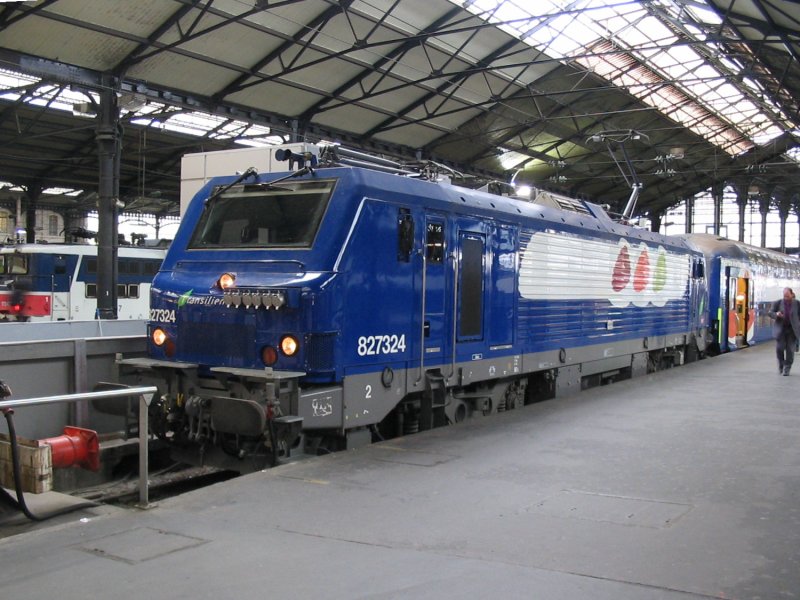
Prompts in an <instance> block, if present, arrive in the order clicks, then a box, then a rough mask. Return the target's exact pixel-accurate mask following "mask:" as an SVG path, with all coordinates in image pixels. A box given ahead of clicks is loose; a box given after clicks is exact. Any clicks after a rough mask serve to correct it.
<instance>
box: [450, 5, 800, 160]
mask: <svg viewBox="0 0 800 600" xmlns="http://www.w3.org/2000/svg"><path fill="white" fill-rule="evenodd" d="M450 1H451V2H453V3H454V4H456V5H458V6H461V7H463V8H464V9H466V10H468V11H470V12H471V13H473V14H475V15H476V16H479V17H480V18H482V19H484V20H486V21H487V22H490V23H494V24H495V25H497V27H498V28H500V29H502V30H504V31H506V32H508V33H510V34H511V35H513V36H515V37H517V38H519V39H520V40H522V41H524V42H525V43H527V44H529V45H531V46H533V47H535V48H537V49H538V50H540V51H542V52H544V53H545V54H547V55H548V56H550V57H551V58H556V59H565V60H568V61H570V62H573V63H576V64H578V65H579V66H582V67H585V68H588V69H591V70H592V71H594V72H595V73H596V74H597V75H599V76H601V77H603V78H605V79H606V80H608V81H609V82H611V83H613V84H614V85H615V86H617V87H621V88H623V89H626V90H627V91H628V92H629V93H631V94H633V95H634V96H636V97H638V98H639V99H640V100H642V101H643V102H645V103H647V104H649V105H650V106H652V107H654V108H656V109H657V110H659V111H660V112H661V113H663V114H664V115H666V116H668V117H670V118H671V119H673V120H674V121H676V122H678V123H680V124H681V125H683V126H684V127H686V128H688V129H690V130H692V131H694V132H695V133H697V134H699V135H701V136H702V137H703V138H704V139H706V140H708V141H709V142H711V143H713V144H714V145H716V146H718V147H719V148H721V149H722V150H724V151H725V152H727V153H729V154H731V155H737V154H740V153H742V152H745V151H747V150H749V149H750V148H752V147H753V146H754V145H755V144H764V143H766V142H768V141H769V140H771V139H773V138H775V137H777V136H779V135H780V134H781V133H782V132H783V131H784V130H788V129H794V128H796V127H797V126H796V125H795V124H793V123H791V122H790V120H789V118H788V117H787V116H786V115H785V114H782V113H781V111H780V109H779V108H778V107H777V106H775V105H773V104H771V103H769V102H768V101H766V100H764V98H766V97H767V95H766V94H765V93H764V92H765V90H763V89H761V86H759V84H758V83H757V82H756V81H754V80H752V79H750V78H748V77H747V74H746V69H745V67H744V65H742V64H738V63H737V62H736V61H734V60H731V59H727V58H724V57H725V55H726V51H725V49H724V48H722V47H720V45H719V44H718V43H717V42H716V41H715V40H714V39H712V38H711V37H710V36H708V35H707V34H706V33H705V32H706V31H707V30H710V29H711V28H714V27H716V28H719V26H720V25H721V20H720V18H719V17H718V16H717V14H716V13H715V12H714V11H712V10H710V9H707V8H704V7H703V6H702V5H701V4H700V2H692V3H686V2H679V1H677V0H653V1H650V2H633V1H630V0H536V2H532V1H531V0H450Z"/></svg>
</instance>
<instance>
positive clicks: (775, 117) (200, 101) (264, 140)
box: [0, 0, 800, 214]
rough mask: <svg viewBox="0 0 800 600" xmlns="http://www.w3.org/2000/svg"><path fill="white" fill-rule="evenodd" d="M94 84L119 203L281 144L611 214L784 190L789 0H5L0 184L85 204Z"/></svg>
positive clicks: (789, 142) (790, 113)
mask: <svg viewBox="0 0 800 600" xmlns="http://www.w3.org/2000/svg"><path fill="white" fill-rule="evenodd" d="M534 7H535V10H534ZM108 87H112V88H113V89H115V90H116V91H117V92H118V103H119V107H120V109H121V125H122V136H123V138H122V155H121V180H120V196H121V199H122V201H123V203H124V204H125V207H126V210H139V211H142V212H149V213H155V214H176V213H177V210H178V198H179V181H180V159H181V156H182V155H183V154H185V153H187V152H199V151H210V150H219V149H228V148H234V147H242V146H241V145H242V144H245V145H260V144H271V143H280V142H284V141H290V140H292V139H296V138H300V139H305V140H307V141H310V142H317V141H327V142H336V143H342V144H343V145H345V146H350V147H354V148H360V149H364V150H368V151H373V152H378V153H381V154H383V155H385V156H388V157H392V158H396V159H401V160H402V159H407V160H412V159H416V158H422V159H430V160H433V161H436V162H439V163H442V164H445V165H447V166H449V167H450V168H452V169H454V170H456V171H458V172H461V173H465V174H471V175H477V176H480V177H481V178H484V179H496V180H500V181H505V182H509V181H512V180H513V181H514V182H515V183H516V184H526V185H531V186H537V187H544V188H549V189H553V190H557V191H561V192H564V193H566V194H569V195H573V196H579V197H584V198H587V199H591V200H593V201H596V202H600V203H603V204H609V205H610V206H611V207H612V210H616V211H621V210H622V208H623V207H624V206H625V204H626V202H627V200H628V198H629V196H630V195H631V188H632V186H633V185H638V184H641V186H642V187H641V194H640V198H639V204H638V208H637V211H636V212H637V214H655V213H658V212H661V211H663V210H664V209H666V208H668V207H670V206H673V205H675V204H677V203H679V202H680V201H681V200H682V199H684V198H686V197H689V196H692V195H694V194H696V193H698V192H701V191H703V190H706V189H708V188H709V187H712V186H721V185H724V184H733V185H736V186H739V187H740V189H742V190H748V191H749V193H750V194H751V195H757V196H760V197H769V198H772V199H773V202H786V203H788V205H789V206H791V207H793V208H794V209H795V210H797V209H798V204H800V198H798V192H800V189H798V177H797V176H798V173H800V171H798V157H799V156H800V150H798V146H800V4H798V3H796V2H792V1H788V0H650V1H643V2H630V1H625V0H573V1H571V2H567V1H564V0H537V2H535V3H534V2H531V1H529V0H140V1H138V2H116V1H112V0H94V1H93V2H85V1H82V0H36V1H30V2H12V3H5V4H2V5H0V181H6V182H9V183H10V184H12V185H13V186H24V187H28V188H37V189H49V188H60V189H61V191H62V193H61V194H60V195H59V196H58V197H51V198H50V200H51V201H52V202H54V203H58V202H61V205H65V206H68V207H72V206H74V207H75V208H76V209H80V210H87V209H91V208H92V207H93V205H94V204H93V203H96V194H95V191H96V189H97V179H98V174H97V173H98V168H97V142H96V119H92V118H87V117H90V116H91V115H92V114H93V108H94V105H95V104H96V102H97V99H98V91H99V90H101V89H104V88H106V89H107V88H108ZM11 191H13V190H11ZM67 191H69V193H67ZM2 199H3V195H2V192H0V200H2Z"/></svg>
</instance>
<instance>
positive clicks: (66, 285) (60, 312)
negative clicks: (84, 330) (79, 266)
mask: <svg viewBox="0 0 800 600" xmlns="http://www.w3.org/2000/svg"><path fill="white" fill-rule="evenodd" d="M52 258H53V269H52V272H51V273H50V275H49V277H50V281H49V282H47V284H48V287H49V290H50V306H51V311H52V313H51V319H52V320H53V321H66V320H69V312H70V302H71V299H70V297H71V294H70V287H71V285H72V275H73V270H74V269H75V261H76V259H75V257H73V256H67V255H62V254H54V255H53V257H52Z"/></svg>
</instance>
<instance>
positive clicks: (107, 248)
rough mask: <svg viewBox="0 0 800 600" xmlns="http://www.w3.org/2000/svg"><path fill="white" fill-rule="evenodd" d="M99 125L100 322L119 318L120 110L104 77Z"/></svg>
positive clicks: (98, 296) (98, 283)
mask: <svg viewBox="0 0 800 600" xmlns="http://www.w3.org/2000/svg"><path fill="white" fill-rule="evenodd" d="M103 84H104V87H103V90H102V92H101V93H100V107H99V109H100V110H99V112H98V117H97V118H98V123H97V134H96V137H97V158H98V170H99V173H100V179H99V185H98V189H97V193H98V195H99V196H100V206H99V209H98V215H99V224H98V232H97V246H98V248H97V318H98V319H116V318H117V248H118V246H119V240H118V239H117V210H118V208H117V200H118V198H117V196H118V191H119V131H118V126H119V108H118V107H117V95H116V92H115V90H114V87H113V85H112V79H111V78H110V77H107V76H104V77H103Z"/></svg>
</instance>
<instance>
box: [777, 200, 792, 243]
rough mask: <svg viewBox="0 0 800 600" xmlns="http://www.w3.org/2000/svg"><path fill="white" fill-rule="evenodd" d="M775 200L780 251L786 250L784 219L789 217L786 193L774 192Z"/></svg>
mask: <svg viewBox="0 0 800 600" xmlns="http://www.w3.org/2000/svg"><path fill="white" fill-rule="evenodd" d="M775 202H776V203H777V204H778V215H779V216H780V218H781V245H780V251H781V252H784V253H785V252H786V221H787V220H788V219H789V209H790V208H791V205H790V204H789V198H788V197H787V196H786V194H782V193H780V192H777V191H776V192H775Z"/></svg>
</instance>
